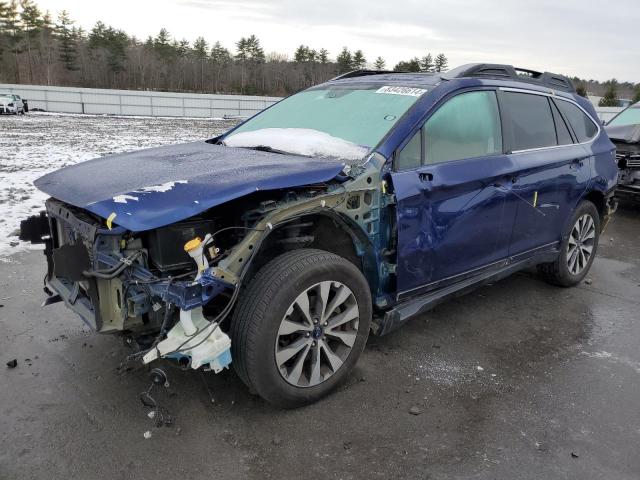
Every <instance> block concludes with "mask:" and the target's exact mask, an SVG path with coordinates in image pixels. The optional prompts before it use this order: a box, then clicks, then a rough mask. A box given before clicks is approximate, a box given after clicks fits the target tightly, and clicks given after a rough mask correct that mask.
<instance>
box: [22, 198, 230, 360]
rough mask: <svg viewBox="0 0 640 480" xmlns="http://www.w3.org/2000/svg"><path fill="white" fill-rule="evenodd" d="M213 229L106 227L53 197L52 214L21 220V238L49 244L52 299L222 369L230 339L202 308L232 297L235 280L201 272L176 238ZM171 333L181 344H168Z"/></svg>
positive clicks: (194, 225) (95, 325)
mask: <svg viewBox="0 0 640 480" xmlns="http://www.w3.org/2000/svg"><path fill="white" fill-rule="evenodd" d="M210 226H211V222H210V221H207V220H202V221H201V222H193V221H190V222H184V223H182V224H181V223H178V224H175V225H172V226H170V227H168V228H164V229H158V230H156V231H153V232H151V233H142V234H136V233H132V232H128V231H126V230H125V229H124V228H122V227H115V228H112V229H109V228H104V227H102V226H101V225H100V221H99V219H97V218H96V217H94V216H93V215H90V214H88V213H87V212H85V211H83V210H81V209H77V208H74V207H72V206H69V205H66V204H63V203H62V202H59V201H57V200H54V199H49V200H48V201H47V203H46V215H45V214H41V215H39V216H35V217H31V218H29V219H27V220H25V221H24V222H22V225H21V238H22V239H23V240H27V241H31V242H33V243H37V242H44V243H45V254H46V257H47V274H46V277H45V279H44V284H45V286H44V289H45V292H46V293H47V294H48V295H49V297H48V298H47V300H45V302H44V303H45V304H51V303H55V302H58V301H63V302H64V303H65V304H66V306H67V307H68V308H69V309H71V310H73V311H74V312H75V313H77V314H78V315H79V316H80V317H81V318H82V320H83V321H84V322H85V323H86V324H87V325H88V326H89V327H90V328H91V329H93V330H95V331H97V332H100V333H120V332H121V333H125V334H129V335H133V336H134V337H136V338H139V339H141V340H142V342H145V341H146V343H147V344H148V343H149V340H150V339H153V341H152V347H153V352H151V353H159V354H160V356H165V357H169V358H177V359H179V360H181V361H183V360H184V359H186V361H187V363H188V364H193V367H194V368H198V367H199V366H202V365H206V364H209V366H210V367H211V368H212V369H213V370H215V371H216V372H217V371H220V370H221V369H222V368H224V367H225V366H227V365H228V364H229V363H230V362H231V357H230V351H229V348H230V341H229V338H228V337H227V336H226V334H224V333H223V332H222V331H221V330H219V329H217V328H215V330H214V327H217V324H216V323H215V322H209V321H208V320H206V319H205V318H204V315H203V307H204V306H205V305H208V304H210V303H211V302H212V300H214V299H215V298H217V297H219V296H221V295H222V296H227V297H229V296H230V295H231V292H232V291H233V290H234V285H233V283H230V282H228V281H225V280H224V279H222V278H219V277H216V276H215V275H213V274H212V272H211V271H209V270H207V271H204V270H203V271H200V272H198V271H194V270H193V267H194V263H193V261H192V260H191V259H190V258H189V256H188V254H187V252H184V251H182V252H180V250H182V249H183V245H182V243H184V242H182V243H177V241H179V240H181V239H182V237H188V236H197V235H199V234H204V232H203V231H202V230H203V229H205V228H207V227H210ZM192 238H193V237H192ZM213 248H215V247H213ZM172 251H174V252H178V253H177V254H175V253H173V254H172V253H171V252H172ZM203 256H204V253H203ZM198 261H200V262H201V261H202V260H201V259H199V260H198ZM185 270H186V271H185ZM176 316H177V317H178V319H179V320H178V322H177V323H176V321H175V317H176ZM205 323H206V325H205ZM174 324H175V325H174ZM165 335H166V336H167V340H169V339H171V342H173V343H172V344H176V348H175V349H173V348H171V349H169V348H166V346H165V345H166V343H165V342H167V340H164V341H162V340H161V338H162V337H164V336H165ZM196 349H197V351H196ZM173 350H176V351H175V352H173ZM157 356H158V355H156V357H157ZM156 357H154V356H153V355H148V356H145V357H144V358H145V362H148V361H151V360H153V359H154V358H156ZM194 357H195V361H194Z"/></svg>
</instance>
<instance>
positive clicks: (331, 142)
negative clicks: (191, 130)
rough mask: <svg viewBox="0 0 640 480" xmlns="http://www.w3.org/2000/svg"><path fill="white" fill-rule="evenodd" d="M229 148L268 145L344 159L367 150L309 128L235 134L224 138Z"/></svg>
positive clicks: (273, 129)
mask: <svg viewBox="0 0 640 480" xmlns="http://www.w3.org/2000/svg"><path fill="white" fill-rule="evenodd" d="M224 143H225V144H226V145H229V146H231V147H259V146H268V147H271V148H273V149H275V150H283V151H285V152H290V153H295V154H298V155H307V156H310V157H330V158H340V159H344V160H360V159H362V158H364V156H365V155H366V154H367V152H368V151H369V149H368V148H367V147H361V146H360V145H356V144H355V143H352V142H348V141H346V140H343V139H342V138H338V137H334V136H331V135H329V134H328V133H325V132H320V131H318V130H312V129H309V128H262V129H260V130H254V131H252V132H239V133H234V134H233V135H231V136H229V137H227V138H225V139H224Z"/></svg>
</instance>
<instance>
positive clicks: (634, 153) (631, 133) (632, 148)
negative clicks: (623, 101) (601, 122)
mask: <svg viewBox="0 0 640 480" xmlns="http://www.w3.org/2000/svg"><path fill="white" fill-rule="evenodd" d="M605 130H606V131H607V134H608V135H609V138H610V139H611V141H612V142H613V143H614V144H615V146H616V149H617V151H616V158H617V160H618V168H619V169H620V176H619V178H618V187H617V189H616V195H617V196H618V197H620V198H626V199H629V200H635V201H640V102H638V103H634V104H633V105H630V106H629V107H627V108H625V109H624V110H623V111H622V112H620V113H619V114H618V115H616V116H615V117H613V118H612V119H611V120H610V121H609V122H607V124H606V126H605Z"/></svg>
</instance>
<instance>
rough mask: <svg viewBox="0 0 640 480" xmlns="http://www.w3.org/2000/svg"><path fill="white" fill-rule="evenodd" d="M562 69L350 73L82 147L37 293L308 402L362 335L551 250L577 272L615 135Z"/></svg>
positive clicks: (535, 261) (335, 379)
mask: <svg viewBox="0 0 640 480" xmlns="http://www.w3.org/2000/svg"><path fill="white" fill-rule="evenodd" d="M597 118H598V117H597V116H596V112H595V110H594V108H593V106H592V105H591V103H590V102H589V101H588V100H586V99H583V98H582V97H580V96H579V95H577V94H576V92H575V89H574V87H573V85H572V84H571V82H570V81H569V80H568V79H567V78H565V77H563V76H561V75H556V74H552V73H548V72H545V73H540V72H533V71H530V70H522V69H515V68H514V67H512V66H509V65H487V64H471V65H465V66H462V67H458V68H456V69H454V70H451V71H449V72H446V73H437V74H423V73H416V74H409V73H407V74H401V73H392V72H370V71H357V72H351V73H349V74H345V75H342V76H340V77H338V78H336V79H334V80H332V81H329V82H327V83H324V84H321V85H317V86H315V87H312V88H309V89H307V90H305V91H303V92H300V93H298V94H296V95H293V96H291V97H289V98H287V99H284V100H282V101H281V102H279V103H277V104H275V105H273V106H271V107H269V108H268V109H266V110H264V111H262V112H261V113H259V114H257V115H256V116H254V117H253V118H251V119H249V120H247V121H245V122H243V123H242V124H240V125H239V126H237V127H235V128H234V129H232V130H230V131H229V132H227V133H225V134H224V135H221V136H219V137H217V138H213V139H210V140H207V141H201V142H194V143H188V144H184V145H172V146H168V147H161V148H155V149H150V150H143V151H137V152H132V153H126V154H122V155H109V156H108V157H104V158H100V159H96V160H92V161H88V162H84V163H81V164H78V165H74V166H71V167H66V168H64V169H61V170H58V171H56V172H53V173H49V174H47V175H45V176H44V177H42V178H40V179H38V180H37V181H36V182H35V184H36V186H37V187H38V188H39V189H40V190H42V191H44V192H46V193H47V194H49V195H50V196H51V198H50V199H49V200H48V201H47V202H46V212H42V214H41V215H39V216H35V217H31V218H29V219H27V220H25V221H24V222H22V225H21V238H22V239H24V240H31V241H33V242H41V243H42V242H44V243H45V245H46V246H45V254H46V258H47V264H48V273H47V275H46V279H45V285H46V287H45V291H46V292H47V293H48V294H49V295H50V296H49V298H48V299H47V300H46V302H45V303H47V304H48V303H54V302H57V301H64V302H65V304H66V305H67V306H68V307H69V308H70V309H71V310H73V311H74V312H76V313H77V314H78V315H79V316H80V317H82V318H83V319H84V321H85V322H86V323H87V324H88V325H90V326H91V328H93V329H95V330H97V331H99V332H102V333H125V334H127V335H131V336H133V337H135V338H136V339H137V343H138V344H139V345H141V346H142V351H141V352H139V354H137V356H135V358H142V359H143V361H144V362H145V363H149V362H152V361H155V360H156V359H157V358H160V357H162V358H170V359H174V360H176V361H178V362H179V363H180V364H182V366H183V367H184V368H193V369H198V368H201V367H205V368H207V369H211V370H213V371H215V372H218V371H220V370H222V369H223V368H225V367H226V366H228V365H229V364H231V363H232V364H233V366H234V367H235V370H236V372H237V373H238V375H239V377H240V378H241V379H242V380H243V381H244V382H245V384H246V385H247V386H248V387H249V389H250V390H251V391H253V392H256V393H257V394H259V395H261V396H262V397H263V398H265V399H267V400H268V401H270V402H272V403H274V404H277V405H280V406H283V407H295V406H300V405H304V404H308V403H310V402H314V401H316V400H318V399H319V398H321V397H322V396H323V395H326V394H327V393H328V392H330V391H331V390H333V389H334V388H335V387H336V386H337V385H338V384H339V383H340V382H341V381H342V380H344V379H345V377H346V376H347V375H348V373H349V371H350V370H351V369H352V368H353V366H354V365H355V363H356V361H357V359H358V356H359V355H360V353H361V352H362V350H363V348H364V346H365V343H366V341H367V337H368V335H369V332H370V331H372V332H373V333H374V334H377V335H384V334H386V333H388V332H390V331H393V330H394V329H396V328H398V327H400V326H401V325H402V324H404V323H405V322H406V321H407V320H409V319H410V318H411V317H413V316H415V315H416V314H419V313H422V312H424V311H426V310H428V309H429V308H432V307H433V306H434V305H436V304H438V303H439V302H442V301H444V300H446V299H448V298H451V297H453V296H455V295H459V294H461V293H464V292H467V291H469V290H471V289H472V288H475V287H478V286H480V285H483V284H487V283H490V282H493V281H495V280H496V279H499V278H503V277H505V276H507V275H510V274H511V273H513V272H516V271H518V270H520V269H523V268H525V267H528V266H532V265H538V266H539V269H540V271H541V273H542V274H543V276H544V278H546V279H547V280H548V281H550V282H552V283H554V284H556V285H560V286H564V287H569V286H573V285H576V284H578V283H579V282H580V281H581V280H582V279H583V278H584V277H585V275H586V274H587V272H588V271H589V268H590V267H591V265H592V263H593V260H594V257H595V255H596V251H597V248H598V239H599V236H600V232H601V230H602V227H603V225H605V224H606V222H607V220H608V218H609V217H610V215H611V214H612V212H613V211H614V209H615V204H614V201H613V199H612V197H613V191H614V188H615V185H616V176H617V167H616V162H615V155H614V151H615V148H614V145H613V144H612V143H611V142H610V141H609V138H608V137H607V135H606V134H605V133H604V130H603V129H602V128H601V127H600V122H599V121H597Z"/></svg>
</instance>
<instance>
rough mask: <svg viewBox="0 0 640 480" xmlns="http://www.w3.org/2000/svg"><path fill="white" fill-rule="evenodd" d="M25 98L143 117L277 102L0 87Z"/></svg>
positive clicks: (224, 111) (244, 113)
mask: <svg viewBox="0 0 640 480" xmlns="http://www.w3.org/2000/svg"><path fill="white" fill-rule="evenodd" d="M1 92H10V93H16V94H18V95H20V96H21V97H22V98H25V99H27V101H28V102H29V108H30V109H31V108H41V109H43V110H46V111H48V112H64V113H93V114H113V115H145V116H153V117H160V116H162V117H164V116H168V117H207V118H220V117H225V116H240V117H250V116H252V115H254V114H256V113H258V112H259V111H260V110H263V109H264V108H266V107H268V106H270V105H272V104H273V103H275V102H277V101H278V100H280V98H278V97H254V96H248V95H212V94H196V93H170V92H144V91H136V90H106V89H98V88H75V87H46V86H40V85H13V84H1V83H0V93H1Z"/></svg>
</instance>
